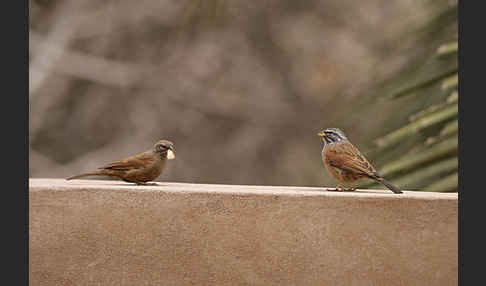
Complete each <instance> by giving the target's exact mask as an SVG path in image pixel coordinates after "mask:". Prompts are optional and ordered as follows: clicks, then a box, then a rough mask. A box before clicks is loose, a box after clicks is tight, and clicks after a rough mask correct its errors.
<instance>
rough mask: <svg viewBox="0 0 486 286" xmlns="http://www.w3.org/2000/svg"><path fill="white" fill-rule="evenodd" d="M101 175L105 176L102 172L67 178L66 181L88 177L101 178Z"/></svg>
mask: <svg viewBox="0 0 486 286" xmlns="http://www.w3.org/2000/svg"><path fill="white" fill-rule="evenodd" d="M100 175H103V172H102V171H101V170H100V171H94V172H89V173H83V174H80V175H76V176H72V177H69V178H66V180H73V179H78V178H83V177H88V176H100Z"/></svg>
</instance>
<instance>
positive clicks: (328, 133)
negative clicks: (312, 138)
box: [317, 128, 348, 145]
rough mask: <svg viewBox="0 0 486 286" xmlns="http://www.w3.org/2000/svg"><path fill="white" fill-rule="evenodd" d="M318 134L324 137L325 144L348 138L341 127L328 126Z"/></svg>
mask: <svg viewBox="0 0 486 286" xmlns="http://www.w3.org/2000/svg"><path fill="white" fill-rule="evenodd" d="M317 135H318V136H321V137H322V141H323V142H324V145H326V144H333V143H337V142H341V141H346V140H348V138H347V137H346V135H344V132H343V131H341V129H339V128H327V129H324V130H322V131H321V132H319V133H317Z"/></svg>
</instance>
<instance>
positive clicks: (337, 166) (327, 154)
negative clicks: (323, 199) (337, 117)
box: [317, 128, 403, 194]
mask: <svg viewBox="0 0 486 286" xmlns="http://www.w3.org/2000/svg"><path fill="white" fill-rule="evenodd" d="M317 135H318V136H320V137H322V141H323V143H324V147H323V148H322V153H321V155H322V163H323V164H324V166H325V167H326V168H327V170H328V171H329V173H330V174H331V175H332V176H333V177H334V178H335V179H337V180H338V181H339V184H338V185H337V186H336V188H335V190H333V191H339V190H340V189H339V187H340V186H342V185H344V184H345V183H352V182H354V181H356V180H358V179H361V178H369V179H372V180H375V181H376V182H378V183H380V184H382V185H384V186H385V187H387V188H388V189H390V190H391V191H392V192H394V193H395V194H401V193H403V192H402V191H401V190H400V189H399V188H398V187H397V186H395V185H393V184H391V183H390V182H388V181H387V180H385V179H384V178H383V177H382V176H381V175H380V174H378V172H377V171H376V170H375V168H373V166H372V165H371V164H370V163H369V162H368V160H367V159H366V158H365V156H363V154H361V152H360V151H359V150H358V148H356V147H355V146H354V145H353V144H351V142H350V141H349V140H348V138H347V137H346V135H344V132H343V131H341V130H340V129H339V128H327V129H324V130H322V131H320V132H319V133H317ZM342 190H343V191H354V190H356V189H355V188H348V189H346V188H343V189H342Z"/></svg>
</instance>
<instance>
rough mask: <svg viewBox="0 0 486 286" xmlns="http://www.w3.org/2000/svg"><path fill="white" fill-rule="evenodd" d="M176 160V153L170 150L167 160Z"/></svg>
mask: <svg viewBox="0 0 486 286" xmlns="http://www.w3.org/2000/svg"><path fill="white" fill-rule="evenodd" d="M174 158H175V153H174V151H172V150H170V149H169V150H168V151H167V159H169V160H172V159H174Z"/></svg>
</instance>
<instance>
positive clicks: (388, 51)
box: [29, 0, 457, 191]
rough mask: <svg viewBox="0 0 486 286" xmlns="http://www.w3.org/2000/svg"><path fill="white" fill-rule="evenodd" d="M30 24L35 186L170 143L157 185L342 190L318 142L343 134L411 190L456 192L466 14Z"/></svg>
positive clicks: (49, 9) (208, 9)
mask: <svg viewBox="0 0 486 286" xmlns="http://www.w3.org/2000/svg"><path fill="white" fill-rule="evenodd" d="M29 10H30V20H29V21H30V24H29V52H30V56H29V60H30V64H29V114H30V119H29V120H30V129H29V146H30V148H29V151H30V154H29V155H30V160H29V164H30V170H29V175H30V177H47V178H64V177H67V176H70V175H74V174H77V173H81V172H84V171H89V170H91V169H95V168H97V167H100V166H102V165H104V164H106V163H109V162H112V161H116V160H118V159H121V158H123V157H126V156H130V155H133V154H136V153H139V152H142V151H145V150H147V149H150V148H151V147H152V146H153V144H154V143H155V142H156V141H157V140H159V139H168V140H171V141H172V142H174V144H175V148H176V151H177V153H176V155H177V156H176V159H175V160H172V161H169V163H168V165H167V169H166V171H165V172H164V174H163V175H162V176H160V177H159V178H158V180H159V181H177V182H194V183H225V184H259V185H299V186H329V187H334V186H335V185H336V184H337V183H336V181H335V180H334V179H333V178H331V177H330V175H329V174H328V173H327V171H326V170H325V168H324V167H323V165H322V162H321V149H322V142H321V138H319V137H318V136H316V133H317V132H318V131H319V130H321V129H323V128H327V127H338V128H341V129H342V130H344V132H345V133H346V134H347V135H348V138H350V140H351V141H352V142H353V143H354V144H355V145H356V146H357V147H358V148H359V149H360V150H361V151H362V152H363V153H364V154H365V155H366V156H367V157H368V158H369V159H370V161H371V162H372V163H373V164H374V165H375V167H376V168H377V169H378V170H381V171H384V175H385V174H386V175H388V177H387V179H389V178H391V179H390V180H391V181H392V182H396V183H397V184H398V185H399V186H401V187H402V188H406V189H418V190H420V189H421V188H425V189H426V190H432V191H456V190H457V92H456V90H457V55H456V54H455V53H456V52H457V1H447V0H424V1H411V0H400V1H389V0H368V1H342V0H327V1H311V0H309V1H293V0H268V1H267V0H265V1H225V0H204V1H202V0H140V1H129V0H117V1H112V0H106V1H101V0H85V1H74V0H71V1H68V0H64V1H57V0H31V1H30V2H29ZM454 76H455V77H456V80H455V81H454ZM454 95H455V101H454ZM444 110H446V111H447V112H446V115H444V114H442V113H444ZM441 114H442V115H441ZM430 117H432V119H430ZM437 117H438V119H437ZM434 120H435V121H434ZM454 124H455V129H454ZM451 126H452V127H451ZM446 127H447V128H449V129H447V130H449V131H448V132H449V133H447V132H446V131H444V129H445V128H446ZM451 128H452V132H451V131H450V130H451ZM444 134H445V135H444ZM448 140H449V141H448ZM444 142H446V143H448V144H449V145H447V144H445V143H444ZM441 144H442V145H441ZM451 144H452V145H451ZM445 145H447V146H446V147H444V146H445ZM451 146H452V147H451ZM441 148H442V149H441ZM437 150H438V151H437ZM444 150H445V151H444ZM437 152H439V153H438V154H437ZM422 153H425V155H420V154H422ZM432 153H433V154H435V155H430V154H432ZM417 154H418V155H417ZM427 154H429V155H427ZM420 156H422V157H420ZM427 156H428V157H427ZM417 158H418V159H417ZM407 160H408V161H407ZM410 160H411V161H412V162H410ZM447 160H448V161H447ZM444 164H446V165H447V167H445V166H444ZM424 170H426V171H424ZM427 170H428V171H427ZM385 177H386V176H385ZM446 180H448V181H447V183H445V181H446ZM434 184H435V186H434ZM373 187H376V186H373ZM379 188H381V187H379Z"/></svg>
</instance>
